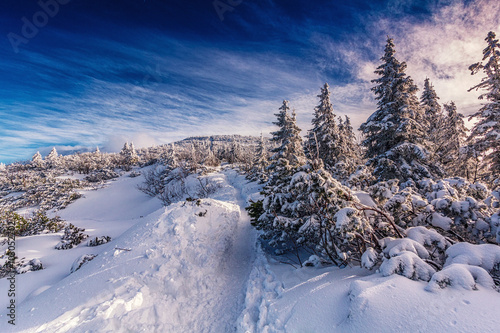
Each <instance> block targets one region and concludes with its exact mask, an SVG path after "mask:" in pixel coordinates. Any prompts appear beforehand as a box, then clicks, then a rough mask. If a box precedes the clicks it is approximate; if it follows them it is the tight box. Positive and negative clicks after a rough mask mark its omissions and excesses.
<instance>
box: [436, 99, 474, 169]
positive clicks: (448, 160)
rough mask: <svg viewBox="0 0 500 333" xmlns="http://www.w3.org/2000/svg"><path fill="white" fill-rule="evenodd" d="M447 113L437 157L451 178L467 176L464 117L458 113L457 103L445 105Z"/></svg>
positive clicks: (441, 131)
mask: <svg viewBox="0 0 500 333" xmlns="http://www.w3.org/2000/svg"><path fill="white" fill-rule="evenodd" d="M444 110H445V112H446V114H445V118H444V119H443V122H442V123H443V127H442V128H441V129H440V133H441V135H439V136H438V140H439V142H438V145H437V148H436V155H437V156H438V157H439V160H438V162H439V163H440V164H441V165H442V166H443V168H444V169H445V171H446V173H447V174H448V175H450V176H466V173H465V169H466V157H465V155H466V154H465V150H464V144H465V139H466V138H467V128H466V127H465V123H464V120H463V118H464V116H463V115H462V114H461V113H458V112H457V106H456V105H455V102H453V101H451V102H450V103H448V104H444Z"/></svg>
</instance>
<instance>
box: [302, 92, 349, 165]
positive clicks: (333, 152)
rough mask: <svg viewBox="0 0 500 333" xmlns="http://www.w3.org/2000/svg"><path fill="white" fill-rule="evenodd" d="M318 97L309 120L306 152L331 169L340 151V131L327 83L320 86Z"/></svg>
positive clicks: (311, 157)
mask: <svg viewBox="0 0 500 333" xmlns="http://www.w3.org/2000/svg"><path fill="white" fill-rule="evenodd" d="M318 98H319V104H318V106H316V107H315V108H314V117H313V119H312V121H311V122H312V125H313V128H312V129H311V130H309V133H308V135H307V143H306V148H307V153H308V157H309V158H310V159H316V158H320V159H321V160H322V161H323V164H324V166H325V168H326V169H327V170H333V169H334V166H335V164H336V163H337V161H338V159H339V157H340V153H341V152H340V131H339V127H338V124H337V117H336V115H335V113H334V112H333V106H332V103H331V102H330V88H329V86H328V83H325V85H324V86H323V87H322V88H321V93H320V94H319V95H318ZM316 155H319V156H316Z"/></svg>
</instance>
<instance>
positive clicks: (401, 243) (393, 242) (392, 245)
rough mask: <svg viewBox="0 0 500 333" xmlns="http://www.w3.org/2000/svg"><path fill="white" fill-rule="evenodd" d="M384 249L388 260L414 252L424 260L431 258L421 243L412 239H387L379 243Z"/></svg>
mask: <svg viewBox="0 0 500 333" xmlns="http://www.w3.org/2000/svg"><path fill="white" fill-rule="evenodd" d="M379 244H380V246H381V247H382V252H383V254H384V255H385V257H386V258H391V257H394V256H397V255H399V254H401V253H402V252H412V253H414V254H416V255H417V256H419V257H420V258H422V259H427V258H429V252H428V251H427V249H426V248H425V247H424V246H423V245H421V244H420V243H418V242H416V241H414V240H413V239H410V238H397V239H394V238H392V237H387V238H384V239H381V240H380V241H379Z"/></svg>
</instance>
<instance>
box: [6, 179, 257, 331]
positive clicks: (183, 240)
mask: <svg viewBox="0 0 500 333" xmlns="http://www.w3.org/2000/svg"><path fill="white" fill-rule="evenodd" d="M228 176H229V181H231V180H234V179H236V178H241V176H237V175H236V174H235V172H234V171H229V172H226V173H225V174H222V173H220V174H215V175H213V178H214V181H218V182H221V183H222V184H223V186H222V188H221V189H220V190H219V191H218V193H216V195H215V197H217V198H218V199H219V200H216V199H202V200H201V201H200V202H179V203H176V204H173V205H171V206H169V207H168V208H166V209H160V210H158V211H156V212H154V213H152V214H150V215H149V216H148V217H145V218H143V219H142V220H141V222H140V223H137V224H136V225H135V226H134V227H132V228H131V229H130V230H128V231H127V232H125V233H124V234H123V235H122V236H120V237H119V238H117V239H116V240H115V241H113V242H112V243H110V244H105V245H102V246H101V247H102V248H103V250H104V252H102V253H101V254H100V255H99V256H98V257H97V258H95V259H94V260H93V261H91V262H89V263H88V264H87V265H85V266H84V267H83V268H82V269H80V270H79V271H77V272H75V273H74V274H72V275H70V276H68V277H67V278H65V279H64V280H62V281H61V282H60V283H58V284H56V285H55V286H53V287H52V288H49V289H48V290H46V291H45V292H43V293H42V294H40V295H39V296H37V297H34V298H31V299H29V300H27V301H26V302H24V303H22V304H21V305H20V306H19V308H18V313H17V315H18V318H19V324H18V325H17V327H16V331H19V330H21V331H22V330H26V331H33V332H38V331H40V332H42V331H46V332H68V331H71V332H86V331H99V332H116V331H129V330H130V331H134V332H136V331H147V332H153V331H157V332H226V331H232V330H234V325H235V323H236V320H237V318H238V316H239V314H240V313H241V311H242V310H243V308H242V307H243V303H244V295H245V290H244V288H245V285H246V281H247V278H248V275H249V273H250V269H251V267H252V266H251V263H252V260H253V257H254V253H255V249H254V246H255V232H254V231H253V230H252V229H251V226H250V224H249V220H248V216H247V215H246V213H244V212H241V210H240V206H239V204H242V201H241V200H242V198H240V192H239V191H238V190H236V189H235V188H234V187H233V186H231V185H230V184H229V183H228ZM118 187H119V186H118ZM110 188H111V187H110ZM129 190H130V189H129ZM220 199H223V200H224V201H222V200H220ZM91 200H92V198H88V201H91ZM88 201H87V202H88ZM87 204H88V203H87ZM82 205H84V204H82ZM97 209H100V208H97ZM124 209H127V207H125V208H124ZM134 213H136V212H128V213H126V214H124V213H123V212H117V214H118V215H119V216H121V217H125V216H130V215H129V214H132V216H133V214H134ZM200 213H201V214H200ZM67 214H68V215H66V216H69V215H71V211H69V212H68V213H67ZM93 214H94V212H90V214H89V216H96V215H93ZM136 215H137V214H136ZM200 215H201V216H200ZM109 218H111V216H109ZM113 218H114V219H116V216H113ZM82 221H83V220H82ZM114 247H120V248H130V249H131V250H130V251H123V250H116V249H114ZM35 273H36V272H33V273H29V274H35ZM47 304H54V306H51V307H48V306H46V305H47ZM1 325H4V323H3V322H2V323H1ZM5 329H6V327H5V326H4V327H2V326H0V331H2V332H4V331H5Z"/></svg>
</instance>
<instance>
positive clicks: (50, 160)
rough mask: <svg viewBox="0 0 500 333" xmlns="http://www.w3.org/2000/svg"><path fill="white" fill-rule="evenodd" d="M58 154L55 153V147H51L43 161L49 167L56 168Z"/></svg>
mask: <svg viewBox="0 0 500 333" xmlns="http://www.w3.org/2000/svg"><path fill="white" fill-rule="evenodd" d="M59 160H60V159H59V154H57V150H56V147H53V148H52V150H51V151H50V153H49V155H47V157H46V158H45V162H46V164H47V166H48V167H49V168H57V167H58V166H59V164H60V163H59Z"/></svg>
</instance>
